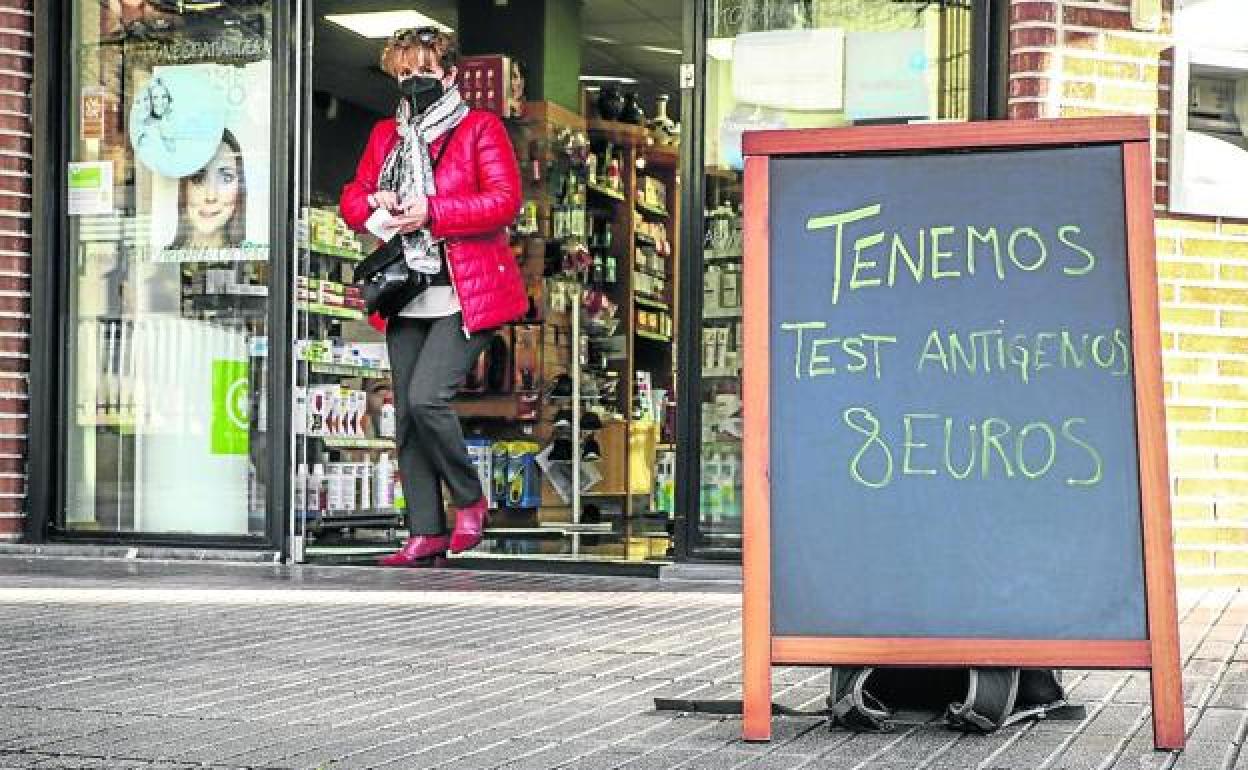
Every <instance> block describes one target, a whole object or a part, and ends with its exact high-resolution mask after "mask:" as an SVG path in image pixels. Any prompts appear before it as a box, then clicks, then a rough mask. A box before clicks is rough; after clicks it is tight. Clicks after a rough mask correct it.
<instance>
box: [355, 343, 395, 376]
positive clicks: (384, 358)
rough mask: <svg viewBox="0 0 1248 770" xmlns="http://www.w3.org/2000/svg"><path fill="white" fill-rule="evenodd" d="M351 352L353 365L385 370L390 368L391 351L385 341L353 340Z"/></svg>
mask: <svg viewBox="0 0 1248 770" xmlns="http://www.w3.org/2000/svg"><path fill="white" fill-rule="evenodd" d="M349 354H350V356H351V359H352V360H351V361H350V363H351V365H352V366H366V367H369V368H371V369H385V370H388V369H389V368H390V353H389V352H388V351H387V349H386V343H384V342H352V343H351V345H350V349H349Z"/></svg>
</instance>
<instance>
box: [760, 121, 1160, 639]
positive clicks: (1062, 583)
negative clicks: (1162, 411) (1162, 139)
mask: <svg viewBox="0 0 1248 770" xmlns="http://www.w3.org/2000/svg"><path fill="white" fill-rule="evenodd" d="M1122 190H1123V158H1122V150H1121V148H1120V147H1117V146H1112V145H1101V146H1090V147H1062V148H1037V149H1022V150H1010V151H990V150H988V151H977V152H958V153H936V154H931V153H928V154H922V155H916V154H902V155H880V156H870V157H863V156H859V157H839V158H838V157H822V158H810V157H806V158H773V159H772V161H771V164H770V212H769V220H770V226H771V255H772V260H771V261H772V267H771V282H770V289H771V302H770V306H771V319H770V350H771V373H770V380H771V423H772V436H773V438H772V443H771V485H772V492H771V506H772V508H771V510H772V516H771V528H772V540H771V549H772V565H773V572H772V613H773V614H772V623H773V632H774V633H776V634H778V635H817V636H855V635H858V636H885V635H887V636H915V637H985V638H999V639H1008V638H1019V639H1034V638H1052V639H1146V638H1147V629H1146V613H1145V587H1144V575H1143V559H1142V555H1141V528H1140V503H1139V475H1138V458H1137V455H1136V428H1135V399H1134V395H1133V371H1132V366H1131V363H1132V355H1131V318H1130V298H1129V295H1128V288H1127V268H1126V235H1125V214H1124V209H1123V195H1122Z"/></svg>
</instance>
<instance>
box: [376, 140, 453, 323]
mask: <svg viewBox="0 0 1248 770" xmlns="http://www.w3.org/2000/svg"><path fill="white" fill-rule="evenodd" d="M454 136H455V128H454V127H453V128H451V130H450V131H448V132H447V134H446V141H444V142H442V146H441V147H440V148H438V157H436V158H434V159H433V170H434V171H436V170H437V168H438V164H439V163H441V162H442V156H443V155H445V154H446V148H447V147H450V146H451V139H452V138H453V137H454ZM355 283H356V285H357V286H358V287H359V289H360V295H361V296H362V297H363V298H364V309H365V310H366V311H367V312H368V313H369V315H372V314H373V313H376V314H377V315H379V316H381V317H382V318H384V319H387V320H389V319H390V318H392V317H393V316H395V315H397V314H398V312H399V311H400V310H402V309H403V308H405V307H407V303H409V302H411V301H412V300H414V299H416V297H418V296H420V294H421V293H422V292H424V290H425V289H428V288H429V287H430V286H431V285H432V284H433V276H432V275H429V274H428V273H421V272H419V271H416V270H413V269H411V268H410V267H408V266H407V260H406V259H405V258H404V256H403V236H402V235H396V236H394V237H393V238H391V239H390V240H388V241H386V242H385V243H383V244H381V246H379V247H377V249H376V250H375V251H374V252H373V253H372V254H369V255H368V256H367V257H365V258H364V260H363V261H361V262H360V263H359V264H358V265H356V268H355Z"/></svg>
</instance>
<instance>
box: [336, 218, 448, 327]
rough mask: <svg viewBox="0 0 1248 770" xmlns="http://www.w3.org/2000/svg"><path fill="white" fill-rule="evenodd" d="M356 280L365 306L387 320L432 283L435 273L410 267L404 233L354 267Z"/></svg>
mask: <svg viewBox="0 0 1248 770" xmlns="http://www.w3.org/2000/svg"><path fill="white" fill-rule="evenodd" d="M355 279H356V283H357V284H358V285H359V287H360V295H361V296H362V297H363V298H364V309H365V310H366V311H368V313H369V314H370V315H371V314H373V313H376V314H377V315H379V316H381V317H382V318H385V319H389V318H391V317H392V316H394V315H396V314H397V313H398V312H399V311H400V310H402V309H403V308H405V307H407V303H409V302H411V301H412V300H414V299H416V297H417V296H419V295H420V294H421V293H422V292H423V291H424V290H425V289H427V288H429V285H430V284H431V283H432V282H433V281H432V279H433V276H431V275H429V274H427V273H421V272H418V271H416V270H413V269H411V268H410V267H408V266H407V259H406V258H405V257H404V256H403V236H401V235H396V236H394V237H393V238H391V239H390V240H388V241H386V242H385V243H383V244H382V245H381V246H379V247H378V248H377V250H376V251H374V252H373V253H372V254H369V255H368V256H367V257H365V258H364V261H362V262H360V264H359V265H357V266H356V268H355Z"/></svg>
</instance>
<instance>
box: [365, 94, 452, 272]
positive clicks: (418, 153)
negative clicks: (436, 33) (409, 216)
mask: <svg viewBox="0 0 1248 770" xmlns="http://www.w3.org/2000/svg"><path fill="white" fill-rule="evenodd" d="M467 114H468V105H467V104H465V103H464V100H463V97H461V96H460V94H459V87H458V86H451V87H450V88H448V89H446V93H444V94H442V96H441V97H440V98H439V99H438V100H437V101H436V102H434V103H433V104H431V105H430V106H429V109H427V110H425V111H424V112H423V113H422V114H420V115H414V114H412V107H411V105H410V104H409V103H408V100H407V99H400V100H399V107H398V110H397V111H396V112H395V115H394V119H395V121H396V123H397V128H398V131H399V143H398V144H396V145H395V146H394V149H393V150H391V151H390V154H389V155H388V156H386V162H385V164H384V165H383V166H382V167H381V176H380V177H379V178H378V180H377V187H378V189H381V190H390V191H392V192H395V193H398V195H399V200H401V201H407V200H410V199H412V198H415V197H416V196H417V195H422V194H423V195H425V196H430V195H434V194H436V193H437V191H438V190H437V187H436V185H435V184H434V179H433V161H432V159H431V158H430V157H429V145H430V144H432V143H433V141H434V140H435V139H437V138H438V137H439V136H442V135H443V134H445V133H446V132H447V131H450V130H451V129H452V128H454V127H455V126H457V125H459V122H460V121H461V120H463V119H464V116H465V115H467ZM402 238H403V257H404V259H405V260H406V261H407V266H408V267H410V268H411V269H413V270H415V271H417V272H420V273H428V274H430V275H434V274H436V273H438V272H439V271H440V270H441V269H442V257H441V255H440V252H439V250H438V248H437V247H438V244H437V242H435V241H434V240H433V238H432V237H431V236H430V235H429V232H428V230H426V229H421V230H417V231H415V232H412V233H408V234H406V235H404V236H402Z"/></svg>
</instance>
